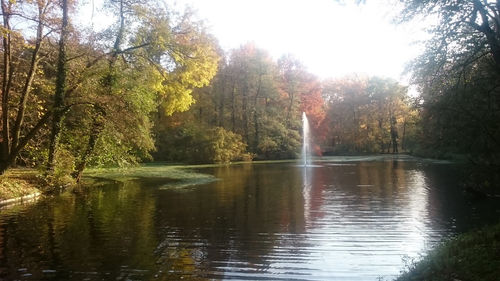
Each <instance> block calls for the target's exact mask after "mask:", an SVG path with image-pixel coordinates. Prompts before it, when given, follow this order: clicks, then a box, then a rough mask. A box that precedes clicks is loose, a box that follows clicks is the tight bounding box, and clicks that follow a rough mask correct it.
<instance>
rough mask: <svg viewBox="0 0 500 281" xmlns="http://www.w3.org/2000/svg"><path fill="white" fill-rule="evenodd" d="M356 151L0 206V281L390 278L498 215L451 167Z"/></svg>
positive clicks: (149, 180)
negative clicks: (179, 182) (194, 182)
mask: <svg viewBox="0 0 500 281" xmlns="http://www.w3.org/2000/svg"><path fill="white" fill-rule="evenodd" d="M386 158H388V157H386ZM353 159H354V158H350V159H347V160H348V162H346V161H337V162H334V161H331V162H326V161H324V162H321V166H319V167H308V168H306V169H303V167H296V166H294V165H290V164H289V163H281V164H277V163H271V164H252V165H232V166H227V167H219V168H214V169H208V170H205V172H207V173H210V174H213V175H214V176H215V177H217V178H218V179H220V180H218V181H215V182H211V183H208V184H204V185H200V186H196V187H189V188H182V189H176V188H168V189H165V188H163V189H162V188H160V187H161V186H164V184H165V183H170V182H171V181H166V182H165V179H153V178H143V179H140V180H136V181H129V182H126V183H124V184H117V183H109V184H106V185H104V186H102V187H99V188H90V189H89V190H88V191H87V192H82V193H81V194H76V195H75V194H66V195H63V196H56V197H51V198H45V199H42V200H40V202H39V203H37V204H34V205H32V206H29V207H26V208H24V209H23V211H20V212H14V211H13V212H5V211H4V212H0V264H6V266H5V267H2V268H0V279H1V278H5V279H6V280H17V279H19V280H23V276H22V275H23V274H32V277H31V279H32V280H41V279H43V280H83V279H86V278H87V279H89V280H102V279H104V280H119V279H120V278H121V280H126V279H127V278H128V279H132V280H153V279H156V277H155V276H158V278H157V279H158V280H180V278H181V277H182V278H183V279H184V280H207V279H208V280H219V279H245V280H258V279H270V280H332V279H333V280H376V279H377V278H378V277H379V276H380V277H384V278H386V279H390V278H391V277H392V276H395V275H397V274H398V273H399V272H400V270H401V269H402V268H403V266H404V262H403V258H404V257H405V256H407V257H418V256H419V254H422V253H423V251H424V250H426V249H427V248H429V247H431V246H433V245H434V244H435V243H436V242H437V241H439V240H440V239H442V237H443V236H447V235H450V234H453V233H456V232H457V229H460V230H467V229H468V228H471V227H474V226H477V225H480V224H481V223H484V222H485V221H486V220H483V221H481V218H487V216H488V215H489V216H491V217H492V218H493V219H495V220H498V217H499V214H500V213H499V208H498V206H500V205H499V204H498V202H497V201H491V202H490V201H488V202H490V203H488V202H485V203H488V204H490V205H488V204H479V203H471V202H470V201H468V200H465V199H464V196H463V194H462V193H461V192H457V190H456V186H457V181H458V179H457V177H456V172H454V170H452V169H450V168H451V167H450V166H447V165H443V166H429V165H427V166H426V165H423V164H421V163H419V162H416V161H399V160H398V161H392V160H390V161H387V160H384V159H382V160H381V159H378V160H377V161H369V159H368V160H367V161H360V160H359V159H358V160H356V161H352V160H353ZM365 160H366V159H365ZM483 205H484V206H483ZM492 206H493V207H492ZM2 270H3V271H2ZM54 270H55V272H54ZM50 274H52V275H50ZM49 275H50V276H49Z"/></svg>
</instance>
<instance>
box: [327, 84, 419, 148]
mask: <svg viewBox="0 0 500 281" xmlns="http://www.w3.org/2000/svg"><path fill="white" fill-rule="evenodd" d="M323 97H324V98H325V100H326V102H327V113H328V119H327V120H328V122H329V123H330V126H329V127H330V130H331V131H330V133H329V138H330V140H329V146H330V147H329V150H330V151H331V152H333V153H381V152H393V153H396V152H398V151H399V147H400V145H401V143H402V141H400V140H401V139H406V138H407V137H408V136H407V135H406V131H411V128H410V122H407V121H405V120H409V119H410V115H411V112H412V107H411V102H410V100H409V99H408V97H407V95H406V87H403V86H401V85H400V84H399V83H397V82H396V81H393V80H390V79H383V78H378V77H372V78H369V77H363V76H350V77H345V78H342V79H336V80H329V81H327V82H325V84H324V89H323ZM411 124H412V125H413V124H414V123H411ZM410 143H411V142H410Z"/></svg>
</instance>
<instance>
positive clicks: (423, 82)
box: [402, 0, 500, 169]
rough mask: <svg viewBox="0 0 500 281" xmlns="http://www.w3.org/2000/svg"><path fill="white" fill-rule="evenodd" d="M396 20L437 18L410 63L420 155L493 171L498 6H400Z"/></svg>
mask: <svg viewBox="0 0 500 281" xmlns="http://www.w3.org/2000/svg"><path fill="white" fill-rule="evenodd" d="M402 2H403V4H404V7H405V9H404V11H403V13H402V20H412V19H415V18H417V19H418V18H420V17H427V16H431V17H434V18H435V19H437V22H436V25H435V27H434V28H433V29H432V30H431V38H430V39H429V40H428V41H427V42H426V49H425V52H424V53H423V54H422V55H420V56H419V57H417V58H416V59H415V60H414V61H413V63H412V64H411V67H410V70H411V71H412V72H413V73H412V74H413V76H412V80H413V83H415V84H416V85H417V86H418V88H419V91H420V93H421V97H420V98H421V100H420V101H419V106H420V112H421V121H420V122H419V125H420V132H417V136H418V137H419V143H420V147H419V148H418V150H419V152H420V153H424V154H427V155H430V156H435V155H437V156H440V157H450V156H453V155H457V154H462V155H467V156H468V157H469V158H470V159H471V160H472V161H473V162H474V163H475V164H478V165H480V166H484V167H486V169H490V168H488V167H487V166H499V162H498V159H499V157H498V156H499V155H500V150H499V147H500V146H499V140H500V126H499V124H500V123H499V122H498V120H500V99H499V98H498V97H499V95H500V83H499V77H500V72H499V69H500V68H499V66H500V33H499V30H498V28H497V23H498V13H499V7H500V6H499V5H498V3H497V4H495V3H494V2H488V1H472V0H468V1H447V0H443V1H402Z"/></svg>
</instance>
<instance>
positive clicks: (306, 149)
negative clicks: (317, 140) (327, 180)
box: [302, 112, 311, 167]
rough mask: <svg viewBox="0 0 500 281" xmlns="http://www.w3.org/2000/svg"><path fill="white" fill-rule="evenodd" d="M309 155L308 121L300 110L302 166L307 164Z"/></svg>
mask: <svg viewBox="0 0 500 281" xmlns="http://www.w3.org/2000/svg"><path fill="white" fill-rule="evenodd" d="M309 157H311V149H310V141H309V121H308V120H307V116H306V113H305V112H302V161H303V164H304V167H307V166H309V164H310V159H309Z"/></svg>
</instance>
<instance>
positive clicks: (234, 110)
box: [231, 81, 236, 132]
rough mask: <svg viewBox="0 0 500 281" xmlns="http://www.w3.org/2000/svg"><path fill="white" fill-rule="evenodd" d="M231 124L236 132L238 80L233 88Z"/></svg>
mask: <svg viewBox="0 0 500 281" xmlns="http://www.w3.org/2000/svg"><path fill="white" fill-rule="evenodd" d="M231 125H232V131H233V132H236V131H235V129H236V82H235V81H233V89H232V91H231Z"/></svg>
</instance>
